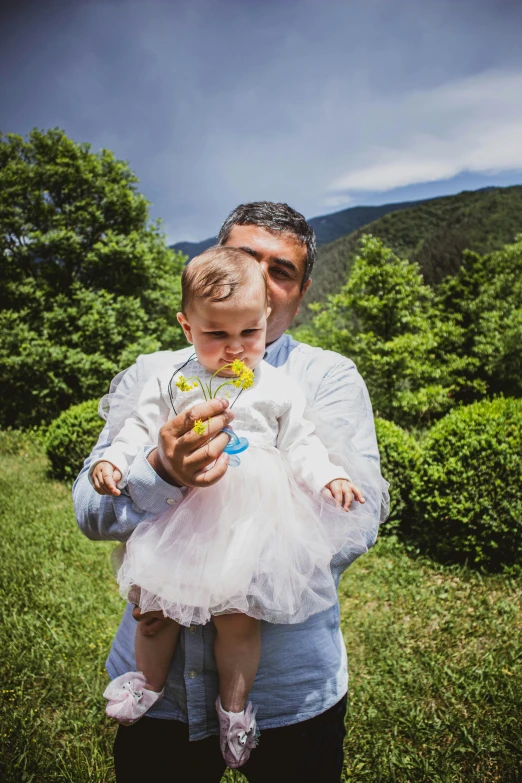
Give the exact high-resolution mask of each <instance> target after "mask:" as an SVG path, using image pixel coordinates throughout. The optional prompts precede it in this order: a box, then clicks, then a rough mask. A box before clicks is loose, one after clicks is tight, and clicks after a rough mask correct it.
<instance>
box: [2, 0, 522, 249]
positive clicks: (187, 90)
mask: <svg viewBox="0 0 522 783" xmlns="http://www.w3.org/2000/svg"><path fill="white" fill-rule="evenodd" d="M521 30H522V0H394V1H393V2H392V1H391V0H344V1H343V2H341V1H340V0H142V1H141V2H136V1H133V0H99V2H97V1H93V0H74V2H71V0H67V2H65V1H64V0H39V1H38V2H35V0H33V2H27V0H25V1H24V0H17V2H16V4H15V3H14V2H6V1H5V0H2V5H1V14H0V68H1V71H0V72H1V74H2V78H1V80H0V129H1V130H2V131H4V132H16V133H21V134H25V133H27V131H28V130H30V129H31V128H32V127H34V126H38V127H39V128H49V127H55V126H59V127H61V128H64V129H65V131H66V132H67V133H68V134H69V135H70V136H71V137H72V138H73V139H75V140H76V141H89V142H90V143H91V144H92V145H93V147H94V148H95V149H99V148H100V147H108V148H110V149H112V150H113V151H114V152H115V154H116V155H117V157H119V158H124V159H126V160H128V161H129V162H130V165H131V167H132V168H133V169H134V170H135V171H136V173H137V175H138V176H139V178H140V181H141V185H140V188H141V190H142V192H144V193H145V195H146V196H147V197H148V198H149V200H150V201H151V202H152V214H153V215H154V216H156V217H161V218H162V219H163V221H164V225H165V229H166V231H167V234H168V237H169V239H170V240H171V241H178V240H187V239H190V240H199V239H203V238H205V237H207V236H210V235H212V234H215V233H216V231H217V229H218V227H219V224H220V222H221V221H222V220H223V219H224V218H225V216H226V215H227V213H228V212H229V211H230V210H231V209H232V208H233V207H234V206H236V205H237V204H238V203H240V202H242V201H247V200H258V199H270V200H277V201H287V202H289V203H290V204H291V205H292V206H294V207H296V208H297V209H299V210H300V211H302V212H303V213H304V214H305V215H306V216H307V217H313V216H316V215H320V214H325V213H328V212H332V211H335V210H337V209H342V208H343V207H346V206H355V205H356V204H362V203H365V204H379V203H385V202H393V201H401V200H407V199H416V198H425V197H428V196H435V195H440V194H445V193H454V192H459V191H460V190H464V189H474V188H478V187H483V186H485V185H490V184H498V185H509V184H518V183H522V46H521V45H520V33H521Z"/></svg>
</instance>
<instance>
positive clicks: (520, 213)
mask: <svg viewBox="0 0 522 783" xmlns="http://www.w3.org/2000/svg"><path fill="white" fill-rule="evenodd" d="M520 232H522V185H515V186H513V187H509V188H492V189H489V188H488V189H486V190H477V191H464V192H463V193H459V194H458V195H456V196H443V197H440V198H436V199H431V200H429V201H424V202H417V204H415V205H414V206H411V207H409V208H407V209H402V210H400V211H396V212H390V213H388V214H386V215H384V216H383V217H381V218H379V219H378V220H374V221H373V222H371V223H368V224H366V225H364V227H363V226H361V227H359V228H358V229H357V230H356V231H353V232H352V233H351V234H349V235H348V236H344V237H341V238H340V239H337V240H336V241H335V242H331V243H330V244H327V245H323V246H322V247H320V249H319V252H318V254H317V262H316V266H315V268H314V273H313V284H312V286H311V289H310V292H309V294H308V295H307V296H306V297H305V300H304V303H305V305H306V304H309V303H310V302H314V301H321V300H323V299H324V298H325V296H326V295H327V294H330V293H332V292H334V291H336V290H338V289H339V288H340V286H341V285H342V284H343V283H344V282H345V281H346V278H347V276H348V273H349V270H350V268H351V265H352V263H353V260H354V258H355V255H356V253H357V246H358V242H359V239H360V237H361V235H362V234H363V233H368V234H373V235H374V236H377V237H379V238H380V239H382V240H383V242H385V244H386V245H388V246H389V247H391V248H392V249H393V250H394V251H395V252H396V253H397V254H398V255H402V256H404V257H406V258H409V259H410V260H411V261H417V262H418V263H419V264H420V266H421V268H422V271H423V274H424V278H425V280H426V281H427V282H428V283H430V284H431V285H433V284H436V283H439V282H440V281H441V280H442V279H443V278H444V277H445V276H446V275H448V274H454V273H455V272H456V271H457V270H458V268H459V266H460V259H461V257H462V251H463V250H464V249H466V248H469V249H471V250H476V251H477V252H479V253H487V252H490V251H492V250H498V249H499V248H501V247H502V246H503V245H504V244H506V243H508V242H512V241H513V239H514V237H515V235H516V234H517V233H520ZM311 316H312V313H311V312H310V310H309V309H308V308H307V307H306V306H304V307H303V308H302V311H301V314H300V315H299V316H298V317H297V318H296V319H295V322H294V323H295V324H296V325H298V324H299V323H304V322H306V321H308V320H309V319H310V318H311Z"/></svg>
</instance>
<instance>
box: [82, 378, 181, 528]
mask: <svg viewBox="0 0 522 783" xmlns="http://www.w3.org/2000/svg"><path fill="white" fill-rule="evenodd" d="M136 383H138V366H137V364H134V365H133V366H132V367H130V368H129V369H128V370H127V372H126V373H125V374H124V375H123V376H122V377H121V378H119V379H118V383H117V384H115V382H113V384H112V386H111V390H112V391H114V390H115V388H116V385H117V388H118V390H119V392H120V393H121V395H122V396H124V395H125V394H126V393H130V392H131V390H132V389H133V387H134V386H135V384H136ZM110 445H111V443H110V433H109V427H108V425H106V426H105V427H104V428H103V430H102V432H101V433H100V437H99V438H98V442H97V443H96V446H95V447H94V449H93V450H92V452H91V454H90V455H89V457H88V458H87V459H86V460H85V462H84V465H83V468H82V470H81V471H80V473H79V475H78V478H77V479H76V481H75V482H74V486H73V501H74V508H75V511H76V518H77V520H78V525H79V526H80V529H81V530H82V532H83V533H85V535H86V536H87V537H88V538H91V539H93V540H104V539H111V540H116V541H126V540H127V539H128V538H129V536H130V535H131V533H132V531H133V530H134V528H135V527H136V525H138V524H139V523H140V522H142V521H143V520H145V519H148V518H151V517H154V516H157V515H158V514H160V513H161V512H162V511H164V510H165V509H166V508H167V507H168V505H174V504H175V503H177V502H178V501H179V500H180V499H181V498H182V497H183V495H182V492H181V490H180V489H179V488H178V487H176V486H173V485H172V484H170V483H167V482H166V481H163V479H161V478H160V477H159V476H158V474H157V473H156V472H155V471H154V470H153V468H152V467H151V465H150V464H149V462H148V460H147V456H148V453H149V452H150V451H151V450H152V449H153V448H154V445H155V444H152V443H151V444H150V445H147V446H145V448H144V447H142V448H141V449H139V450H138V453H137V456H136V457H135V459H134V461H133V462H132V464H131V467H130V469H129V471H128V474H127V477H126V478H127V484H126V486H125V487H124V489H123V491H122V494H121V495H119V496H118V497H114V496H100V495H98V493H97V492H96V491H95V490H94V487H93V486H92V485H91V483H90V481H89V470H90V468H91V466H92V465H94V463H96V462H97V461H99V460H100V459H101V458H102V456H103V454H104V452H105V451H106V450H107V448H108V447H109V446H110Z"/></svg>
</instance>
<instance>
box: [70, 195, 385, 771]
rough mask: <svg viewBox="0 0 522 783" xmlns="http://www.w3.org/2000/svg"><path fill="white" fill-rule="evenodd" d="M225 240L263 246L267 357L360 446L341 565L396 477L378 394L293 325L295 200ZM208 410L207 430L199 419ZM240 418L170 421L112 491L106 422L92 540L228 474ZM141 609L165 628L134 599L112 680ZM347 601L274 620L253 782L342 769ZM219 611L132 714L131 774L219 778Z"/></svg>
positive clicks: (341, 445) (127, 736) (217, 402)
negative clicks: (104, 488)
mask: <svg viewBox="0 0 522 783" xmlns="http://www.w3.org/2000/svg"><path fill="white" fill-rule="evenodd" d="M218 242H219V244H220V245H225V246H228V247H234V248H238V249H240V250H242V251H243V252H245V253H247V254H249V255H250V256H252V257H253V258H254V259H255V260H256V261H257V262H258V263H259V264H260V265H261V267H262V269H263V271H264V273H265V275H266V279H267V285H268V293H269V300H270V307H271V310H270V315H269V318H268V327H267V335H266V352H265V355H264V360H265V362H267V363H268V364H270V365H272V367H275V368H277V370H278V371H279V372H281V373H285V374H287V375H289V376H290V377H292V378H293V379H295V380H296V381H297V382H298V384H299V386H300V388H301V389H302V391H303V393H304V395H305V397H306V401H307V413H306V415H307V417H308V418H309V419H311V420H312V421H313V422H314V424H315V425H316V431H317V434H318V435H319V437H320V438H321V440H322V441H323V443H324V445H325V446H326V448H327V450H328V452H329V454H330V456H331V458H332V461H334V462H335V459H334V457H335V455H336V454H341V452H343V454H347V455H349V460H350V465H351V466H353V468H352V469H351V470H350V478H351V480H352V481H353V484H352V486H351V492H352V496H351V498H350V502H351V509H350V510H349V511H348V512H347V517H348V518H349V517H350V514H358V517H357V518H358V519H360V524H359V527H358V537H357V538H356V539H354V540H353V541H352V544H351V546H349V547H347V548H346V549H345V550H343V551H341V552H339V553H338V554H337V555H335V557H334V559H333V560H332V562H331V572H332V575H333V577H334V579H335V580H336V582H338V580H339V578H340V576H341V574H342V572H343V571H344V570H345V569H346V568H347V567H348V566H349V565H350V563H351V562H352V561H353V560H354V559H355V558H356V557H357V556H358V555H359V554H362V553H363V552H365V551H366V550H367V549H368V548H369V547H370V546H372V544H373V543H374V541H375V538H376V535H377V531H378V525H379V523H380V521H382V520H383V519H384V518H385V516H386V509H387V502H388V496H387V487H386V482H384V481H383V479H382V478H381V475H380V469H379V453H378V448H377V442H376V437H375V428H374V422H373V414H372V408H371V403H370V400H369V397H368V393H367V390H366V386H365V384H364V381H363V380H362V378H361V376H360V375H359V374H358V372H357V370H356V368H355V365H354V364H353V362H352V361H351V360H349V359H347V358H345V357H343V356H340V355H339V354H335V353H333V352H331V351H323V350H321V349H319V348H312V347H310V346H307V345H305V344H302V343H298V342H296V341H295V340H293V339H292V338H291V337H290V336H289V335H288V334H285V330H286V329H288V327H289V326H290V324H291V321H292V319H293V317H294V316H295V314H296V312H297V311H298V308H299V306H300V304H301V301H302V299H303V296H304V294H305V293H306V291H307V290H308V287H309V285H310V284H311V273H312V268H313V264H314V260H315V254H316V248H315V237H314V234H313V231H312V229H311V227H310V226H309V225H308V224H307V222H306V221H305V219H304V218H303V216H302V215H300V214H299V213H298V212H296V211H295V210H293V209H292V208H290V207H289V206H288V205H286V204H275V203H271V202H255V203H250V204H244V205H240V206H239V207H237V208H236V209H235V210H234V211H233V212H232V213H231V214H230V215H229V217H228V218H227V220H226V221H225V223H224V224H223V226H222V228H221V231H220V234H219V238H218ZM163 356H164V359H165V362H166V363H170V364H172V365H173V366H174V365H180V366H181V365H182V364H183V362H184V361H186V359H187V358H188V356H189V353H188V351H187V349H184V350H182V351H178V352H169V351H165V352H162V356H160V357H159V358H160V359H162V358H163ZM157 362H158V355H152V356H150V357H147V356H142V357H139V359H138V361H137V362H136V364H135V365H133V367H131V368H130V369H129V370H128V371H127V373H126V374H125V375H124V376H123V378H122V379H121V380H120V381H119V383H120V386H119V389H120V391H121V390H122V389H123V390H126V389H128V390H129V392H130V391H131V390H132V389H133V387H135V386H136V385H137V384H143V382H144V381H145V380H146V379H147V377H148V376H149V375H150V374H151V372H152V367H153V364H154V365H157ZM199 419H201V420H203V421H205V422H208V426H207V428H206V431H205V434H204V435H198V434H197V433H196V432H194V429H193V427H194V422H195V421H196V420H199ZM232 420H233V411H231V410H230V406H229V403H228V402H227V400H226V399H224V400H222V399H214V400H210V401H209V402H204V403H200V404H199V405H196V406H195V407H194V408H192V409H191V410H189V411H187V412H186V413H184V414H180V415H179V416H174V417H173V418H171V419H170V420H169V421H168V422H167V423H166V424H164V425H163V426H162V427H161V429H160V432H159V437H158V441H157V443H150V444H148V445H147V447H146V448H144V449H142V451H141V453H139V454H138V456H137V457H136V458H135V460H134V462H133V463H132V465H131V466H130V469H129V471H128V474H127V475H126V476H125V485H124V487H123V488H122V491H121V494H120V495H118V496H115V495H114V494H107V495H105V496H101V495H100V494H97V493H95V492H94V489H93V487H92V486H91V484H90V483H89V480H88V473H89V468H90V466H91V464H93V463H94V462H95V461H97V460H98V459H99V458H100V455H101V454H102V453H103V452H104V450H105V449H106V447H107V446H108V445H109V444H108V441H109V433H108V432H107V428H105V429H104V431H103V432H102V433H101V435H100V438H99V441H98V443H97V445H96V447H95V448H94V450H93V452H92V454H91V455H90V457H89V458H88V459H87V460H86V463H85V465H84V468H83V469H82V472H81V473H80V475H79V476H78V479H77V481H76V483H75V487H74V491H73V493H74V501H75V508H76V514H77V518H78V523H79V525H80V528H81V529H82V531H83V532H84V533H85V534H86V535H87V536H88V537H89V538H91V539H93V540H103V539H111V540H115V541H121V542H125V541H126V540H127V539H128V538H129V537H130V535H131V534H132V532H133V530H134V529H135V528H136V527H137V526H138V525H139V524H140V523H142V522H144V521H150V520H152V519H154V518H155V517H157V516H158V515H160V514H161V513H162V512H164V511H165V509H166V508H168V507H169V506H176V504H177V503H179V502H180V501H181V500H182V499H183V497H184V496H185V495H186V493H187V491H188V489H187V488H191V487H193V488H194V487H199V488H200V487H206V486H211V485H213V484H215V483H216V482H219V481H220V480H221V479H222V477H223V476H224V475H225V473H226V471H227V470H228V469H229V466H228V458H227V456H226V455H225V454H224V453H223V449H224V448H225V446H227V444H228V441H229V437H228V435H226V434H224V433H222V432H221V430H222V429H223V428H224V427H226V426H227V425H228V424H230V423H231V422H232ZM136 620H137V621H138V622H139V623H140V627H141V629H142V630H143V632H144V633H145V634H147V633H150V634H155V633H161V626H162V623H163V622H164V621H163V618H162V615H161V613H149V614H141V613H140V612H139V610H136V609H135V608H133V606H132V604H130V603H129V604H128V605H127V608H126V610H125V613H124V616H123V619H122V622H121V624H120V627H119V629H118V632H117V634H116V637H115V640H114V643H113V645H112V649H111V652H110V654H109V658H108V660H107V671H108V673H109V676H110V677H111V679H112V680H114V679H115V678H117V677H118V676H120V675H121V674H122V673H124V672H127V671H129V670H130V669H133V668H135V662H134V661H133V655H134V635H135V628H136ZM339 620H340V617H339V605H338V604H336V605H335V606H332V607H331V608H330V609H327V610H326V611H322V612H319V613H318V614H315V615H313V616H312V617H310V618H309V619H308V620H306V621H305V622H303V623H296V624H291V625H282V624H269V623H262V632H261V659H260V663H259V668H258V671H257V676H256V679H255V682H254V685H253V687H252V690H251V698H252V701H253V702H254V703H255V704H256V706H257V707H258V711H257V726H258V728H259V730H260V732H261V735H260V739H259V745H258V747H257V748H255V750H254V751H253V752H252V754H251V756H250V759H249V760H248V761H247V762H246V764H245V765H244V766H243V767H242V768H241V772H242V773H243V774H244V775H245V777H246V778H247V779H248V780H249V781H250V783H258V782H259V781H268V780H272V781H274V783H276V782H277V781H281V782H282V781H285V783H290V782H291V781H295V782H296V783H297V781H299V783H303V782H304V781H310V782H311V781H314V783H330V782H331V783H334V781H335V782H338V781H340V780H341V772H342V766H343V738H344V735H345V729H344V717H345V711H346V698H347V688H348V674H347V661H346V650H345V647H344V642H343V639H342V635H341V631H340V627H339ZM214 634H215V629H214V625H213V623H212V622H210V623H207V624H205V625H191V626H190V627H188V628H187V627H184V628H182V630H181V635H180V640H179V643H178V646H177V649H176V652H175V655H174V658H173V660H172V665H171V668H170V674H169V678H168V682H167V686H166V688H165V695H164V697H163V698H162V699H161V700H160V701H159V702H158V703H157V705H155V706H154V708H153V709H151V710H150V712H149V713H147V715H146V716H145V717H143V718H142V719H141V720H139V721H137V722H136V723H134V724H132V725H130V726H120V727H119V728H118V733H117V736H116V741H115V747H114V755H115V766H116V777H117V781H118V783H130V781H137V780H144V779H146V780H154V781H177V780H179V781H184V780H194V781H201V782H202V783H205V782H206V781H208V782H209V783H214V782H215V783H217V782H218V781H219V780H221V777H222V775H223V773H224V771H225V762H224V761H223V758H222V756H221V753H220V748H219V734H218V724H217V718H216V712H215V708H214V703H215V700H216V693H217V672H216V665H215V661H214V656H213V642H214Z"/></svg>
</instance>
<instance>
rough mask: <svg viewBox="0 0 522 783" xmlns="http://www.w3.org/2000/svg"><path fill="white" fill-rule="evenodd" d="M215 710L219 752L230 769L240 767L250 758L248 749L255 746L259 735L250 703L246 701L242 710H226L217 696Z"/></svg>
mask: <svg viewBox="0 0 522 783" xmlns="http://www.w3.org/2000/svg"><path fill="white" fill-rule="evenodd" d="M216 710H217V714H218V718H219V745H220V747H221V754H222V756H223V758H224V759H225V761H226V763H227V765H228V766H229V767H230V768H231V769H237V768H238V767H242V766H243V764H245V763H246V762H247V761H248V759H249V758H250V751H251V750H252V748H255V747H256V745H257V740H258V736H259V734H258V732H257V729H256V719H255V710H254V709H253V707H252V703H251V702H249V703H248V705H247V707H246V709H245V710H244V712H240V713H237V712H226V711H225V710H224V709H223V707H222V706H221V699H220V698H219V696H218V697H217V701H216Z"/></svg>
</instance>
